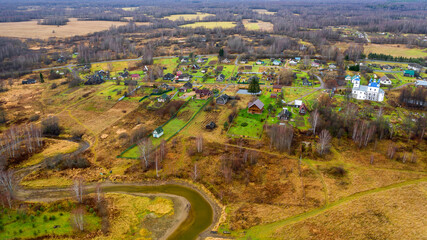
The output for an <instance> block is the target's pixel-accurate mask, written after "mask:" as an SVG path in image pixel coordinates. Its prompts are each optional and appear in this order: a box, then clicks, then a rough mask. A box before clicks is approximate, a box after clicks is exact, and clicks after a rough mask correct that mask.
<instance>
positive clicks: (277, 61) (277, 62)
mask: <svg viewBox="0 0 427 240" xmlns="http://www.w3.org/2000/svg"><path fill="white" fill-rule="evenodd" d="M280 64H282V62H281V61H280V60H277V59H274V61H273V65H274V66H280Z"/></svg>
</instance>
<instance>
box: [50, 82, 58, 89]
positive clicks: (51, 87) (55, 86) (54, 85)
mask: <svg viewBox="0 0 427 240" xmlns="http://www.w3.org/2000/svg"><path fill="white" fill-rule="evenodd" d="M57 87H58V84H56V83H52V85H50V89H55V88H57Z"/></svg>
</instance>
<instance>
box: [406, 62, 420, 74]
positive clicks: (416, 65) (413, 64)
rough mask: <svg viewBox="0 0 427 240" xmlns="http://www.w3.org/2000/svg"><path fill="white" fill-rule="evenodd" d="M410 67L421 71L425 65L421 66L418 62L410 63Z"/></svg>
mask: <svg viewBox="0 0 427 240" xmlns="http://www.w3.org/2000/svg"><path fill="white" fill-rule="evenodd" d="M408 69H409V70H414V71H416V72H419V71H421V69H423V66H421V65H420V64H418V63H409V64H408Z"/></svg>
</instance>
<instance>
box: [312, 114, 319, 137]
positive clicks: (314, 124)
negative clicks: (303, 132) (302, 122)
mask: <svg viewBox="0 0 427 240" xmlns="http://www.w3.org/2000/svg"><path fill="white" fill-rule="evenodd" d="M319 117H320V114H319V110H318V109H317V108H316V110H314V111H313V112H312V113H311V118H310V123H311V126H312V127H313V135H316V127H317V123H318V122H319Z"/></svg>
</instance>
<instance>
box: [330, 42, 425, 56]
mask: <svg viewBox="0 0 427 240" xmlns="http://www.w3.org/2000/svg"><path fill="white" fill-rule="evenodd" d="M336 46H337V47H339V48H340V49H341V50H345V49H347V48H348V47H349V44H348V43H338V44H336ZM363 47H364V48H365V54H369V53H382V54H387V55H392V56H394V57H400V56H402V57H413V58H419V57H427V49H419V48H407V47H405V45H398V44H366V45H364V46H363Z"/></svg>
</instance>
